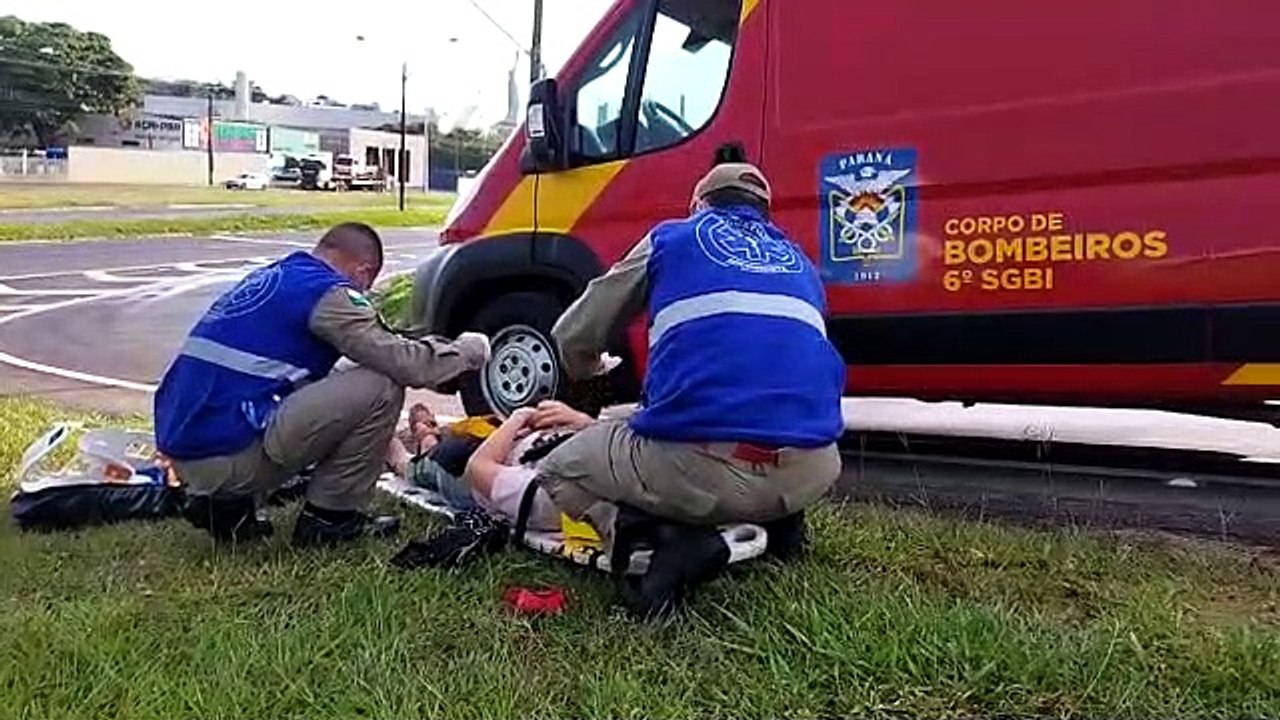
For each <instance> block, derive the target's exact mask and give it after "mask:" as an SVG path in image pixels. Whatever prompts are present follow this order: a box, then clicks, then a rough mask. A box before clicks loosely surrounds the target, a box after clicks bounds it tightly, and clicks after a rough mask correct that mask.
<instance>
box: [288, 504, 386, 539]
mask: <svg viewBox="0 0 1280 720" xmlns="http://www.w3.org/2000/svg"><path fill="white" fill-rule="evenodd" d="M399 531H400V518H397V517H395V516H393V515H379V516H377V517H370V516H368V515H365V514H364V513H361V512H356V511H354V510H353V511H350V512H335V511H332V510H324V509H322V508H317V507H316V506H314V505H312V504H311V503H307V504H306V505H304V506H303V507H302V512H300V513H298V520H297V522H296V523H294V526H293V544H294V545H297V546H299V547H307V546H311V545H337V544H339V543H344V542H350V541H352V540H359V539H361V538H366V537H373V538H389V537H393V536H394V535H395V534H396V533H397V532H399Z"/></svg>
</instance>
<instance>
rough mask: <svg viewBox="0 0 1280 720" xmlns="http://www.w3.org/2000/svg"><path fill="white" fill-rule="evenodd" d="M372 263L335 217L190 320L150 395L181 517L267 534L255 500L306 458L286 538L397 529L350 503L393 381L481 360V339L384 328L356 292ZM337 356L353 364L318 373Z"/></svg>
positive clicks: (374, 243) (361, 229) (414, 383)
mask: <svg viewBox="0 0 1280 720" xmlns="http://www.w3.org/2000/svg"><path fill="white" fill-rule="evenodd" d="M381 270H382V240H381V239H380V238H379V237H378V234H377V233H376V232H375V231H374V230H373V229H372V228H370V227H368V226H367V225H361V224H355V223H347V224H342V225H338V226H336V227H334V228H333V229H331V230H329V231H328V232H327V233H325V235H324V236H323V237H322V238H320V242H319V243H318V244H317V245H316V247H315V249H314V250H313V251H311V252H309V253H308V252H296V253H293V254H291V255H289V256H287V257H285V258H283V259H281V260H278V261H276V262H274V263H272V264H271V265H268V266H266V267H264V268H261V269H258V270H255V271H254V272H252V273H250V274H249V275H248V276H246V277H245V278H244V279H243V280H241V281H240V282H239V283H238V284H237V285H236V286H235V287H233V288H231V290H229V291H228V292H226V293H225V294H223V295H222V296H221V297H220V298H218V300H217V301H216V302H214V304H213V306H212V307H211V308H209V310H208V312H206V313H205V315H204V317H203V318H201V319H200V321H199V322H198V323H197V324H196V326H195V328H194V329H193V330H192V331H191V334H190V335H189V336H188V338H187V340H186V343H185V344H184V345H183V346H182V350H181V351H180V352H179V354H178V357H177V358H176V359H175V360H174V361H173V364H172V365H171V366H170V367H169V369H168V371H167V372H166V373H165V376H164V379H163V380H162V381H161V383H160V388H159V390H158V391H157V392H156V398H155V424H156V440H157V443H158V447H159V450H160V451H161V452H162V453H163V454H164V455H165V456H167V457H168V458H169V459H170V460H171V461H172V462H173V465H174V467H175V469H176V470H177V473H178V475H179V477H180V478H181V479H182V481H183V482H184V483H185V484H186V487H187V492H188V495H189V500H188V505H187V508H186V512H185V514H186V517H187V519H188V520H190V521H191V522H192V524H194V525H196V526H197V527H200V528H203V529H205V530H208V531H209V532H210V533H212V534H213V535H214V537H215V538H218V539H220V540H242V541H243V540H247V539H251V538H256V537H263V536H267V535H270V534H271V531H272V528H271V525H270V523H269V522H268V521H267V520H265V519H260V518H258V516H257V512H256V511H257V506H258V503H259V501H260V500H262V499H264V498H265V497H267V496H268V495H269V494H270V493H272V492H273V491H274V490H275V489H277V488H278V487H279V486H280V485H281V484H283V483H284V482H285V481H286V480H288V479H289V478H290V477H292V476H293V475H295V474H296V473H298V472H299V471H301V470H303V469H306V468H309V467H312V466H314V474H313V475H312V478H311V480H310V482H309V484H308V487H307V502H306V505H305V506H304V507H303V509H302V512H301V513H300V514H299V516H298V520H297V523H296V524H295V526H294V534H293V540H294V542H295V543H296V544H299V545H311V544H318V543H333V542H337V541H342V540H352V539H356V538H359V537H362V536H365V535H382V536H385V535H390V534H393V533H395V532H396V530H397V529H398V527H399V522H398V521H397V519H396V518H394V517H389V516H387V517H378V518H371V517H369V516H367V515H365V514H364V512H363V510H364V507H365V505H366V504H367V503H368V501H369V496H370V494H371V492H372V489H373V486H374V483H375V482H376V480H377V477H378V475H379V473H380V472H381V470H382V467H383V463H384V461H385V456H386V452H387V447H388V443H389V441H390V440H391V437H392V435H393V434H394V432H395V427H396V422H397V420H398V419H399V417H400V411H401V408H402V406H403V404H404V388H405V387H406V386H409V387H426V388H434V387H436V386H438V385H441V384H444V383H446V382H448V381H449V380H451V379H453V378H455V377H457V376H458V375H461V374H462V373H465V372H468V371H472V370H477V369H479V368H481V367H483V365H484V363H485V362H487V360H488V355H489V343H488V340H487V339H486V338H485V337H484V336H483V335H477V334H473V333H467V334H464V335H463V336H461V337H459V338H458V340H457V341H455V342H448V341H445V340H442V339H439V338H424V339H422V340H413V339H409V338H406V337H403V336H401V335H398V334H396V333H393V332H392V331H390V330H389V329H387V328H386V326H385V325H383V323H382V322H381V319H380V318H379V316H378V314H377V312H376V311H375V310H374V308H373V306H372V305H371V303H370V302H369V300H368V299H367V298H366V297H365V295H364V293H365V292H366V291H367V290H368V289H369V288H370V286H372V285H373V282H374V280H375V279H376V278H377V276H378V273H379V272H381ZM343 356H345V357H347V358H349V359H350V360H352V361H354V362H355V363H356V364H357V367H355V368H353V369H350V370H345V371H340V372H336V373H333V374H330V371H331V370H332V369H333V367H334V365H335V364H336V363H337V361H338V359H339V358H340V357H343Z"/></svg>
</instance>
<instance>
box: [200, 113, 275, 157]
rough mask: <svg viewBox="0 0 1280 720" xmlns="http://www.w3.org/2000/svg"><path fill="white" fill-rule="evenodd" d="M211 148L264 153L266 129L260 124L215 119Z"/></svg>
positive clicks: (221, 150)
mask: <svg viewBox="0 0 1280 720" xmlns="http://www.w3.org/2000/svg"><path fill="white" fill-rule="evenodd" d="M213 149H214V150H215V151H216V152H248V153H265V152H266V151H267V129H266V128H265V127H262V126H261V125H252V124H249V123H237V122H223V121H221V120H215V121H214V122H213Z"/></svg>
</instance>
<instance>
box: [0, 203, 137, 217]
mask: <svg viewBox="0 0 1280 720" xmlns="http://www.w3.org/2000/svg"><path fill="white" fill-rule="evenodd" d="M119 209H120V206H118V205H65V206H62V207H30V208H4V209H2V210H0V215H42V214H44V213H49V214H53V213H75V212H106V211H108V210H119Z"/></svg>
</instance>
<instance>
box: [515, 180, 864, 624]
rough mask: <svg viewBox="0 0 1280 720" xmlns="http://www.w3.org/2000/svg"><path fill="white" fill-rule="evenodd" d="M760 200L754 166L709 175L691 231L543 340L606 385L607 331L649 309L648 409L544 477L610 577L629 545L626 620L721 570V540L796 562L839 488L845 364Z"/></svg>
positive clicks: (629, 259) (569, 314)
mask: <svg viewBox="0 0 1280 720" xmlns="http://www.w3.org/2000/svg"><path fill="white" fill-rule="evenodd" d="M769 202H770V190H769V184H768V182H767V181H766V180H765V177H764V175H763V174H762V173H761V172H760V171H759V170H758V169H757V168H755V167H753V166H751V165H749V164H746V163H726V164H720V165H718V166H716V167H714V168H713V169H712V170H711V172H710V173H709V174H708V175H707V176H706V177H704V178H703V179H702V180H701V181H700V182H699V183H698V185H697V187H696V189H695V191H694V194H693V200H692V202H691V208H690V209H691V211H692V214H691V216H690V217H688V218H686V219H681V220H678V221H673V222H666V223H662V224H660V225H658V226H657V227H656V228H654V229H653V230H652V231H651V232H650V233H649V234H648V235H647V236H646V237H645V238H644V239H642V240H641V241H640V242H639V243H637V244H636V245H635V247H634V248H632V249H631V251H630V252H629V253H628V254H627V255H626V256H625V257H624V258H623V259H622V260H620V261H619V262H618V263H617V264H616V265H614V266H613V267H612V268H610V270H609V271H608V272H607V273H606V274H605V275H603V276H602V277H599V278H597V279H596V280H594V281H592V282H591V283H590V285H589V286H588V287H587V289H586V291H585V292H584V293H583V295H582V296H581V297H580V298H579V299H578V300H577V301H576V302H575V303H574V304H573V305H572V306H571V307H570V308H569V309H568V310H567V311H566V312H565V314H564V315H563V316H562V317H561V318H560V320H559V321H558V322H557V324H556V326H555V328H554V329H553V330H552V334H553V335H554V336H555V338H556V340H557V342H558V343H559V346H560V351H561V357H562V358H563V360H564V363H565V369H566V371H567V372H568V374H569V375H570V376H573V377H579V378H583V377H587V376H590V375H593V374H598V373H600V372H601V371H602V370H603V368H602V366H601V353H602V352H603V351H604V350H605V349H606V347H605V346H606V343H607V340H608V338H609V336H610V335H611V334H612V332H613V330H614V328H617V327H623V326H625V324H626V323H627V322H628V321H629V320H630V319H631V318H632V317H633V316H635V315H636V314H638V313H639V312H640V311H642V310H644V309H645V308H646V306H647V309H648V314H649V318H650V322H649V362H648V371H647V374H646V377H645V381H644V393H643V398H644V399H643V402H642V403H641V407H640V408H639V410H638V412H637V413H636V414H635V415H634V416H633V417H631V418H630V419H629V420H627V421H603V422H598V423H594V424H592V425H590V426H589V427H585V428H584V429H582V430H581V431H580V432H578V433H577V434H576V435H575V436H574V437H573V438H572V439H570V440H569V441H567V442H565V443H564V444H563V445H561V446H559V447H558V448H556V449H555V450H554V451H552V452H551V454H550V455H548V456H547V458H546V459H545V460H544V461H543V463H542V464H541V466H540V470H539V476H538V482H539V484H540V485H541V486H542V487H543V488H544V489H545V490H546V492H547V494H548V495H549V496H550V497H551V499H552V500H553V501H554V503H555V505H556V506H557V507H558V508H560V510H561V511H563V512H565V513H566V514H567V515H569V516H570V517H572V518H574V519H576V520H588V521H590V522H591V524H592V525H593V526H594V527H595V529H596V530H597V532H598V533H599V534H600V535H601V537H602V538H603V539H604V540H605V542H606V544H607V545H610V546H611V548H612V554H611V557H612V558H613V562H614V566H613V568H614V571H615V572H620V571H621V567H620V566H622V565H623V564H624V563H625V561H626V558H628V557H630V551H631V548H632V545H633V544H645V545H648V546H649V547H651V548H652V550H653V555H652V560H651V561H650V564H649V571H648V572H647V573H645V574H644V575H642V576H640V578H639V579H638V580H634V581H632V580H627V581H626V583H625V584H624V586H623V591H624V600H625V601H626V603H627V605H628V607H629V608H630V609H631V610H632V611H633V612H635V613H637V614H639V615H642V616H652V615H659V614H663V613H665V612H667V611H669V610H670V609H672V608H673V607H674V606H676V605H677V604H679V603H680V602H681V600H682V599H683V598H684V597H686V596H687V594H688V593H689V591H690V590H691V589H692V588H693V587H694V586H695V585H697V584H699V583H701V582H704V581H705V580H707V579H709V578H710V577H713V576H714V575H715V574H716V573H718V572H719V570H720V569H722V568H723V567H724V566H725V565H726V564H727V562H728V559H729V551H728V547H727V546H726V545H725V544H724V541H723V540H722V539H721V536H720V534H719V532H718V531H717V530H716V527H715V526H717V525H721V524H730V523H742V522H747V523H759V524H762V525H764V527H765V529H766V531H767V532H768V535H769V541H770V542H769V544H770V551H771V552H773V553H774V554H777V555H783V556H789V555H794V554H795V553H796V552H797V551H798V550H800V549H801V548H802V547H803V544H804V539H805V531H804V518H803V512H804V510H805V508H806V507H808V506H809V505H811V504H812V503H814V502H816V501H817V500H818V499H819V498H820V497H821V496H822V495H824V494H825V493H826V492H827V491H828V490H829V489H830V487H831V486H832V484H833V483H834V482H835V480H836V479H837V477H838V476H839V474H840V455H839V452H838V450H837V448H836V445H835V443H836V440H837V439H838V438H839V436H840V435H841V433H842V432H843V420H842V417H841V412H840V398H841V394H842V392H843V389H844V382H845V365H844V361H843V360H842V359H841V358H840V355H839V354H838V353H837V352H836V350H835V348H834V346H832V344H831V343H830V342H829V341H828V340H827V337H826V324H825V319H824V315H825V312H826V298H825V294H824V290H823V285H822V282H821V280H820V278H819V277H818V274H817V272H816V270H815V269H814V267H813V266H812V264H811V263H810V262H809V260H808V258H807V257H806V256H805V255H804V253H803V252H802V251H801V249H800V248H799V247H798V246H796V245H795V244H794V243H792V242H791V240H790V239H788V238H787V236H786V235H785V234H784V233H783V232H782V231H781V230H780V229H779V228H778V227H777V226H775V225H774V224H772V223H771V222H770V221H769Z"/></svg>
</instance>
